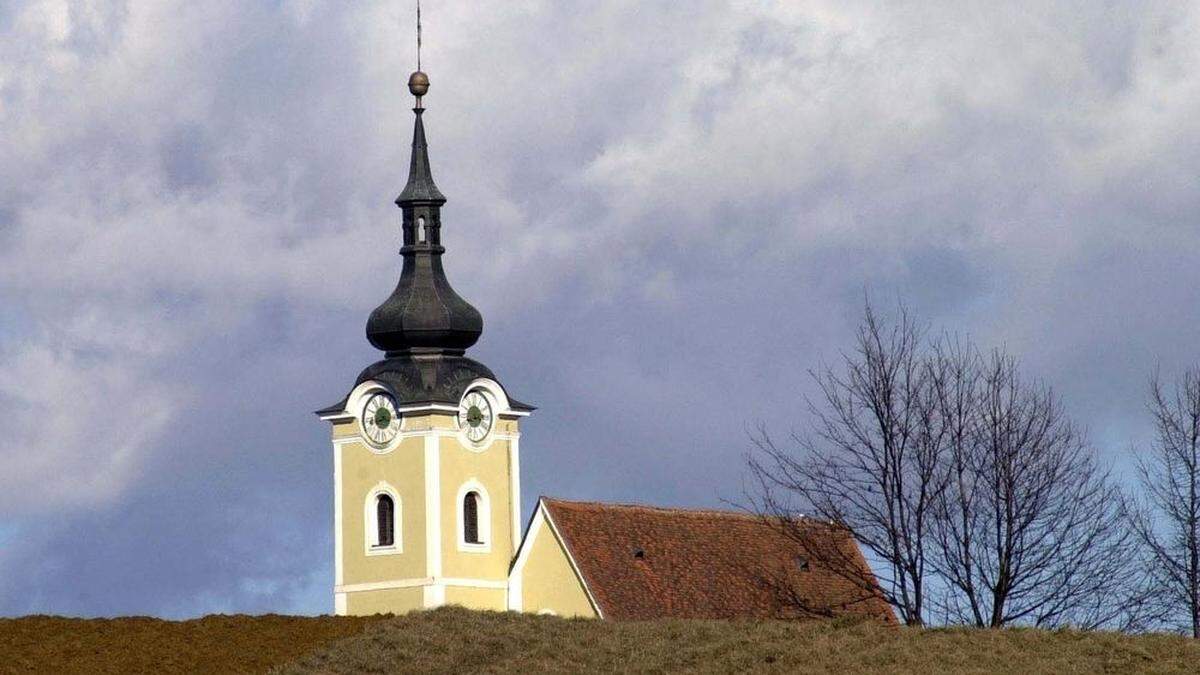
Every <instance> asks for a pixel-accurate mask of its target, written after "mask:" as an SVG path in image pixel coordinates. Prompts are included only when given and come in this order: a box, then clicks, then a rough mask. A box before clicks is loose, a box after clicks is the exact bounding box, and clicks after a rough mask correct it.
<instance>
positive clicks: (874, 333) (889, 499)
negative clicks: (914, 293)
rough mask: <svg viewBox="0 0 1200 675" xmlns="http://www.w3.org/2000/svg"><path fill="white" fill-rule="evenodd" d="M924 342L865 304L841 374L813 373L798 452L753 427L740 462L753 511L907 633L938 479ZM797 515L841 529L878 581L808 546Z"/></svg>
mask: <svg viewBox="0 0 1200 675" xmlns="http://www.w3.org/2000/svg"><path fill="white" fill-rule="evenodd" d="M923 342H924V335H923V331H922V330H921V329H920V327H918V325H917V324H916V322H915V321H914V320H913V318H912V317H910V316H909V314H908V312H907V311H906V310H905V309H904V308H903V307H901V308H900V311H899V317H898V320H897V322H896V323H895V324H894V325H890V326H887V325H884V323H883V322H882V321H881V320H880V319H879V317H878V316H877V315H876V314H875V312H874V311H873V309H872V308H871V306H870V304H869V303H868V304H867V306H866V309H865V315H864V319H863V323H862V324H861V326H860V327H859V330H858V335H857V343H856V345H855V350H854V351H853V352H851V353H847V354H843V358H842V364H841V366H842V368H841V369H840V370H838V371H835V370H834V369H833V368H830V367H826V368H824V369H822V370H821V371H820V372H814V373H812V375H813V378H814V379H815V381H816V383H817V385H818V387H819V389H820V392H821V395H820V397H819V402H813V401H808V408H809V410H810V412H811V413H812V415H813V418H814V420H815V423H814V426H813V429H812V432H811V433H809V434H803V435H801V434H798V433H795V432H793V434H792V440H793V441H794V443H796V444H797V445H798V446H799V448H800V450H801V452H800V453H793V452H791V451H790V450H788V449H786V448H783V447H781V446H779V445H778V444H776V443H775V442H774V441H773V439H772V438H771V436H770V435H769V434H768V433H767V429H766V428H765V426H761V425H760V426H759V428H758V429H757V430H756V431H755V432H754V433H753V434H752V440H753V442H754V444H755V448H756V450H755V451H754V452H752V453H751V454H750V456H749V457H748V463H749V467H750V470H751V475H752V476H753V477H754V478H755V480H756V487H757V494H754V495H751V496H750V499H751V503H752V505H753V508H754V510H756V511H757V512H758V513H760V514H762V515H763V516H764V518H766V519H768V520H770V521H771V522H773V523H776V524H777V525H778V527H779V528H780V529H781V530H782V531H783V533H784V534H785V535H786V536H789V537H791V538H793V539H795V540H796V541H798V542H799V543H800V544H801V545H803V546H804V547H805V548H806V549H808V550H810V551H813V552H814V553H813V554H814V555H816V556H824V558H823V559H821V560H819V561H817V562H818V563H819V564H821V565H822V566H823V567H825V568H828V569H830V570H832V571H833V572H834V573H837V574H840V575H842V576H843V578H845V579H846V580H847V581H849V582H850V583H851V584H852V585H853V586H854V587H856V588H858V589H860V590H861V591H862V592H863V594H864V595H878V596H882V597H883V598H884V599H886V600H887V601H888V602H889V603H891V604H892V605H893V606H894V607H895V608H896V610H897V612H898V613H899V615H900V618H901V620H902V621H904V622H905V623H906V624H908V625H921V624H923V623H924V620H925V617H924V612H925V602H926V600H925V597H926V592H927V588H926V581H927V577H928V575H929V565H928V554H929V549H930V544H931V541H930V538H929V532H930V528H931V526H932V512H933V508H934V504H935V501H936V500H937V498H938V494H939V492H940V490H941V488H942V483H943V476H944V471H943V470H942V464H943V462H942V457H941V454H942V441H943V436H944V434H943V433H942V430H941V428H940V427H939V426H938V424H937V422H936V419H935V416H934V412H935V411H934V410H932V408H931V403H932V400H931V398H930V396H929V393H930V388H929V387H928V386H927V381H928V378H929V373H928V367H927V364H926V363H925V362H924V361H923V359H922V357H921V349H922V345H923ZM802 510H803V511H807V512H808V513H809V514H810V515H811V516H813V517H816V518H819V519H821V520H825V521H830V522H832V523H834V524H836V525H837V526H838V527H841V528H845V530H847V531H848V532H849V533H850V534H851V535H853V537H854V538H855V539H857V540H858V541H859V543H861V544H862V546H864V547H865V548H866V549H867V551H868V557H870V558H872V559H873V560H875V561H877V562H879V563H880V567H881V569H880V571H881V574H880V576H879V577H878V578H877V577H876V576H875V575H874V574H872V573H871V571H870V570H869V569H864V568H863V567H862V565H860V564H851V563H852V561H851V560H850V559H849V558H848V557H847V556H848V555H849V554H848V553H847V552H845V551H841V550H839V549H836V548H835V549H832V550H828V547H826V549H822V548H821V546H820V545H819V542H815V541H809V540H808V539H809V537H810V535H811V532H812V529H811V528H806V527H803V525H802V524H803V522H804V520H803V519H798V518H797V515H798V513H799V512H800V511H802ZM839 557H842V558H845V559H838V558H839ZM825 558H827V559H825Z"/></svg>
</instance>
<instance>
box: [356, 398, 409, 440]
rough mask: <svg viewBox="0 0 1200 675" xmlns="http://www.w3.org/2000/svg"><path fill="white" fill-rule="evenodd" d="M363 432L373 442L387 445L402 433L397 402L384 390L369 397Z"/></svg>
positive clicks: (364, 413) (363, 419)
mask: <svg viewBox="0 0 1200 675" xmlns="http://www.w3.org/2000/svg"><path fill="white" fill-rule="evenodd" d="M362 426H363V432H364V433H365V434H366V435H367V438H368V439H370V440H371V442H372V443H375V444H378V445H386V444H387V443H390V442H391V441H392V439H393V438H395V437H396V434H398V433H400V415H398V414H397V413H396V402H395V401H393V400H392V397H391V396H388V395H387V394H384V393H382V392H380V393H378V394H375V395H373V396H372V397H371V398H369V399H367V405H365V406H363V415H362Z"/></svg>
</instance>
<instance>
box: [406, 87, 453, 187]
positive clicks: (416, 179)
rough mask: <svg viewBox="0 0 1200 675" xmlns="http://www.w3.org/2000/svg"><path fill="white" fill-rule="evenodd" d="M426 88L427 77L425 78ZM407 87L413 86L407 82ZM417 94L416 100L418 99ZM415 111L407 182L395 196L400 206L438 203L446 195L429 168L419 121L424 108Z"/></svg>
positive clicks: (422, 127)
mask: <svg viewBox="0 0 1200 675" xmlns="http://www.w3.org/2000/svg"><path fill="white" fill-rule="evenodd" d="M418 74H421V75H424V73H421V71H419V70H418V71H417V72H416V73H413V75H414V76H415V75H418ZM425 87H426V90H428V87H429V85H428V79H426V85H425ZM409 88H410V89H411V88H413V87H412V84H411V83H410V84H409ZM420 99H421V97H420V96H418V97H417V100H418V101H420ZM413 112H414V113H416V116H417V122H416V125H415V126H414V128H413V141H412V160H411V161H410V162H409V164H408V184H406V185H405V186H404V191H403V192H401V193H400V196H399V197H396V204H398V205H399V206H400V207H401V208H403V207H404V205H405V204H406V203H415V202H437V203H438V204H439V205H441V204H445V203H446V197H445V195H443V194H442V191H441V190H439V189H438V187H437V185H435V184H434V182H433V172H432V171H431V170H430V168H429V145H428V144H427V143H426V142H425V123H424V122H422V121H421V115H422V113H424V112H425V109H424V108H421V107H417V108H413Z"/></svg>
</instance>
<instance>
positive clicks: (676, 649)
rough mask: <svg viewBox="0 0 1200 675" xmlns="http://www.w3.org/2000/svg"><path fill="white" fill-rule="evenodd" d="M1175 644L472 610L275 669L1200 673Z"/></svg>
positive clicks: (367, 635) (349, 642)
mask: <svg viewBox="0 0 1200 675" xmlns="http://www.w3.org/2000/svg"><path fill="white" fill-rule="evenodd" d="M1198 664H1200V643H1198V642H1195V641H1191V640H1187V639H1184V638H1181V637H1177V636H1172V635H1145V636H1128V635H1121V634H1117V633H1078V632H1073V631H1053V632H1051V631H1039V630H1021V629H1016V630H1000V631H984V630H967V629H932V630H912V629H894V628H885V627H882V626H879V625H876V624H873V623H863V622H850V621H833V622H809V623H803V624H801V623H781V622H759V623H752V622H721V621H651V622H634V623H610V622H602V621H589V620H582V619H575V620H571V619H559V618H555V617H545V616H529V615H515V614H498V613H477V612H469V611H466V610H462V609H452V608H448V609H439V610H435V611H432V612H424V613H418V614H412V615H408V616H402V617H395V618H392V619H389V620H386V621H383V622H380V623H378V624H376V625H373V626H370V627H368V628H367V629H366V630H365V631H364V632H363V633H361V634H360V635H357V636H354V637H350V638H347V639H344V640H341V641H339V642H337V643H334V644H332V645H330V646H328V647H326V648H323V649H321V650H318V651H316V652H314V653H312V654H310V655H308V656H306V657H304V658H303V659H301V660H300V661H298V662H296V663H293V664H289V665H287V666H283V667H280V668H277V669H275V670H273V671H272V672H274V673H278V674H280V675H283V674H288V675H299V674H307V673H364V672H371V673H424V672H451V671H456V672H486V673H526V672H612V671H618V672H656V673H662V672H679V671H701V672H745V671H751V672H788V673H1089V674H1090V673H1137V672H1153V673H1195V672H1197V670H1198V669H1200V665H1198Z"/></svg>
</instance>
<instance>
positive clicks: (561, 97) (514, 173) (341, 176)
mask: <svg viewBox="0 0 1200 675" xmlns="http://www.w3.org/2000/svg"><path fill="white" fill-rule="evenodd" d="M411 10H412V8H411V7H410V6H409V5H408V4H407V3H404V2H371V3H355V4H353V5H347V4H345V3H334V2H321V1H319V0H308V1H304V2H299V1H284V2H279V3H265V4H248V3H232V2H211V3H176V2H156V3H143V2H132V1H131V2H117V1H113V2H108V3H82V2H65V1H62V2H51V1H44V2H34V1H28V2H18V3H15V4H9V5H5V6H4V7H2V8H0V128H3V129H4V130H5V134H4V143H0V302H3V307H4V309H5V311H4V316H3V318H0V415H3V417H4V419H6V420H8V421H9V424H8V427H7V429H8V433H7V434H5V436H4V439H3V440H0V514H4V515H3V516H0V537H4V542H6V546H3V547H0V549H2V550H3V553H0V578H3V579H5V583H4V584H0V613H19V612H29V611H58V612H76V613H84V614H95V613H99V614H104V613H114V612H161V613H167V614H170V615H187V614H192V613H200V612H204V611H217V610H219V611H248V610H253V611H258V610H264V611H265V610H266V609H271V608H286V609H288V610H289V611H293V610H294V611H328V609H329V603H328V600H329V598H328V594H327V592H326V591H327V589H328V585H329V583H331V582H330V581H329V579H328V565H329V560H328V557H329V556H328V545H327V544H328V531H329V521H330V518H331V514H330V513H329V509H328V501H329V494H330V489H331V488H330V486H329V484H328V483H329V475H328V474H329V471H328V453H329V449H328V447H327V441H326V440H325V438H326V436H325V434H326V432H327V430H326V429H324V428H323V426H322V425H321V424H320V423H319V422H317V421H316V420H315V419H313V418H312V417H311V415H310V414H309V411H311V410H313V409H315V408H318V407H321V406H323V405H325V404H327V403H329V402H331V401H333V400H336V399H337V398H338V397H340V396H341V395H342V394H344V393H345V389H346V387H347V386H348V385H349V384H350V383H351V381H352V378H353V377H354V376H355V374H356V373H357V372H358V370H359V369H361V367H363V366H364V365H366V364H367V363H369V362H370V361H371V360H372V359H374V358H376V357H377V354H376V353H375V352H374V351H373V350H372V349H371V348H370V347H369V345H367V344H366V342H365V340H364V339H363V333H362V331H363V323H364V322H365V318H366V315H367V313H368V312H369V311H370V309H371V308H372V307H374V306H375V305H376V304H377V303H378V302H380V301H381V300H382V299H383V298H384V297H385V296H386V295H387V293H388V292H389V291H390V289H391V286H392V284H393V283H394V279H395V277H396V275H397V273H398V260H397V258H396V257H395V251H396V248H397V246H398V227H397V225H398V219H399V216H398V212H397V211H396V210H395V207H394V206H393V205H392V204H391V200H392V199H393V198H394V196H395V194H396V193H397V192H398V190H399V189H400V187H401V186H402V184H403V181H404V177H405V176H404V173H405V171H406V170H407V152H408V144H409V141H410V133H411V114H410V113H409V112H408V108H409V107H410V106H411V102H410V100H409V97H408V96H407V94H406V92H405V88H404V83H405V81H406V77H407V73H408V72H409V71H410V70H411V68H412V61H413V58H412V57H413V54H412V50H411V43H412V41H411V38H410V35H411V31H412V25H411V21H412V11H411ZM424 18H425V37H426V42H425V45H426V49H425V53H424V62H425V66H426V70H428V71H429V72H430V74H431V77H432V81H433V86H432V89H431V92H430V95H429V97H428V100H427V101H426V103H427V105H428V107H429V113H428V115H427V119H426V122H427V126H428V130H429V134H430V142H431V151H432V153H433V162H434V174H435V176H436V178H437V181H438V184H439V186H440V187H441V188H442V190H443V191H444V192H445V193H446V194H447V195H448V196H449V198H450V201H449V203H448V205H447V207H446V210H445V223H446V231H445V234H446V240H447V243H448V246H449V253H448V255H447V258H446V266H447V270H448V274H449V277H450V279H451V281H452V282H453V283H454V285H455V287H456V288H457V289H458V290H459V291H460V293H462V295H464V297H467V298H468V299H470V300H471V301H472V302H473V303H474V304H476V306H478V307H479V308H480V309H481V310H482V311H483V314H484V317H485V322H486V328H487V330H486V332H485V335H484V338H483V341H482V342H481V344H480V345H479V346H478V347H477V348H476V349H475V350H473V354H475V355H476V356H477V357H479V358H481V359H482V360H484V361H485V362H486V363H488V364H489V365H490V366H491V367H492V368H493V369H494V370H495V371H496V372H497V373H499V374H500V376H501V377H502V378H503V379H504V381H505V384H506V385H507V386H508V387H509V388H510V390H512V391H513V392H514V393H515V394H516V395H517V396H518V397H520V398H522V399H523V400H524V399H529V400H531V401H532V402H534V403H536V404H538V405H540V406H541V408H540V410H539V411H538V413H537V414H536V415H535V416H534V417H533V418H531V419H530V420H528V421H527V423H526V424H525V425H524V430H523V434H524V438H523V442H522V449H523V451H524V452H525V454H526V460H525V461H523V462H522V467H523V469H524V470H525V472H526V475H525V477H524V481H523V484H524V485H525V486H526V489H527V493H526V498H527V501H528V500H529V499H531V498H532V497H533V496H535V495H536V494H537V493H539V492H546V493H552V494H557V495H561V496H565V497H592V498H604V499H623V500H641V501H652V502H664V503H685V504H713V503H715V502H716V501H717V500H718V498H720V497H736V495H737V492H738V490H739V489H740V483H739V480H738V474H739V471H740V469H739V464H740V461H741V459H740V456H741V453H742V452H743V451H744V449H745V437H744V434H743V433H742V429H743V425H744V424H745V423H747V422H752V421H754V420H757V419H764V420H766V421H768V422H769V423H771V424H772V425H774V426H777V427H786V426H788V425H789V424H791V423H794V422H795V420H796V419H797V415H796V410H797V401H799V400H800V399H801V398H802V396H803V395H804V394H805V393H806V392H807V391H809V386H810V385H809V383H808V381H807V379H806V377H805V375H804V373H805V370H806V369H807V368H810V367H813V366H815V365H816V364H818V363H819V362H821V361H822V360H830V359H833V358H836V355H837V350H838V348H839V347H840V346H841V345H843V344H845V340H846V339H847V336H848V334H849V330H850V328H851V327H852V325H853V323H854V321H855V318H856V313H857V311H858V308H859V306H860V304H861V301H862V296H863V292H864V290H868V291H869V292H871V293H873V294H874V295H875V296H876V297H877V298H881V299H883V300H884V301H886V300H889V299H891V298H893V297H904V298H907V299H908V300H909V301H910V303H912V304H913V305H914V306H915V309H917V310H918V311H920V312H921V313H922V314H923V315H925V316H926V318H928V319H930V320H931V321H934V322H936V323H937V324H939V325H944V326H946V327H948V328H950V329H953V330H958V331H962V332H969V333H971V334H972V335H973V336H974V337H976V339H978V340H979V341H980V342H983V343H984V344H1001V343H1003V344H1007V345H1008V346H1009V348H1010V349H1011V350H1013V351H1014V352H1016V353H1018V354H1020V355H1021V356H1022V357H1024V359H1025V361H1026V363H1027V364H1028V366H1029V367H1030V369H1031V371H1033V372H1034V374H1036V375H1038V376H1040V377H1043V378H1044V379H1046V380H1047V381H1048V382H1050V383H1051V384H1053V385H1055V387H1056V388H1058V389H1059V390H1060V391H1061V392H1063V393H1064V395H1065V396H1066V398H1067V402H1068V404H1069V405H1071V406H1072V408H1073V410H1075V412H1076V414H1077V415H1078V416H1079V417H1080V418H1081V421H1083V422H1085V423H1086V424H1088V425H1089V426H1090V427H1091V428H1092V430H1093V432H1094V436H1095V437H1096V438H1097V440H1098V441H1100V443H1101V445H1102V446H1103V448H1104V449H1105V451H1106V452H1109V453H1111V454H1112V456H1113V457H1117V456H1118V453H1117V451H1119V450H1121V449H1123V448H1124V447H1126V446H1127V445H1128V444H1129V443H1131V442H1139V441H1144V440H1145V439H1146V438H1147V436H1146V428H1145V420H1144V415H1143V414H1142V408H1141V397H1142V393H1143V387H1144V378H1145V375H1146V374H1147V373H1148V372H1149V369H1150V368H1152V367H1153V366H1154V364H1155V363H1156V362H1162V363H1163V365H1164V367H1166V368H1172V367H1179V366H1181V365H1182V364H1184V363H1187V362H1189V361H1190V360H1192V359H1194V358H1195V350H1194V347H1193V345H1194V344H1195V342H1196V338H1197V337H1198V336H1197V335H1196V334H1195V331H1196V329H1195V325H1196V322H1195V321H1194V320H1193V312H1191V311H1190V309H1191V308H1192V307H1196V306H1197V300H1198V299H1200V298H1197V297H1196V296H1197V294H1196V293H1195V292H1194V291H1193V290H1192V289H1194V288H1197V287H1200V284H1198V283H1197V281H1200V280H1198V279H1197V272H1196V270H1195V265H1192V264H1190V262H1189V258H1188V252H1189V251H1194V250H1197V248H1198V246H1197V245H1198V244H1200V241H1198V238H1200V229H1198V228H1197V227H1196V225H1195V219H1194V214H1195V211H1196V208H1195V207H1196V204H1197V203H1200V184H1198V183H1197V182H1196V181H1195V180H1194V178H1195V176H1196V175H1197V173H1198V172H1200V153H1197V143H1200V141H1197V140H1196V139H1197V138H1200V134H1198V133H1197V131H1198V130H1197V124H1200V122H1198V121H1197V118H1196V116H1195V115H1194V114H1193V112H1192V111H1194V110H1195V109H1196V108H1197V104H1198V103H1200V77H1198V76H1197V74H1196V73H1198V72H1200V68H1196V67H1195V66H1197V65H1198V64H1197V59H1198V58H1200V50H1197V49H1196V45H1197V44H1198V41H1197V36H1198V33H1197V30H1198V29H1197V26H1200V21H1198V20H1197V19H1198V18H1200V17H1198V16H1197V11H1196V10H1195V9H1194V8H1191V7H1188V6H1179V5H1170V4H1165V3H1163V4H1158V3H1143V2H1124V3H1104V4H1100V3H1096V4H1088V5H1082V6H1081V5H1080V4H1079V3H1066V2H1047V3H1037V4H1036V5H1025V6H1010V5H1004V6H999V5H985V4H981V3H918V4H913V3H894V4H891V5H887V6H881V5H880V4H879V3H873V2H850V3H846V2H814V3H804V4H796V3H774V4H772V3H759V2H750V1H737V2H718V1H716V0H712V1H709V0H705V1H703V2H691V3H686V4H680V3H665V2H664V3H645V2H632V1H628V2H625V1H622V2H606V3H602V4H601V3H596V4H586V5H580V4H577V3H567V4H564V3H554V2H544V1H540V0H531V1H528V2H517V3H514V2H504V3H501V2H482V3H471V4H463V5H445V6H437V7H428V8H425V12H424ZM163 504H171V505H172V508H171V510H169V511H163V510H162V508H163ZM181 523H184V524H185V525H183V526H181ZM13 533H16V534H13ZM181 533H184V534H181ZM35 534H36V536H35ZM78 541H87V542H88V546H86V547H79V546H78V545H75V544H73V542H78ZM8 544H11V545H8ZM35 569H36V571H31V570H35ZM322 575H324V576H322ZM63 579H73V580H74V581H72V582H71V583H68V584H64V583H63V581H62V580H63ZM17 581H20V583H21V585H20V586H17V585H15V584H17ZM18 588H20V589H25V590H21V591H19V590H18Z"/></svg>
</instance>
